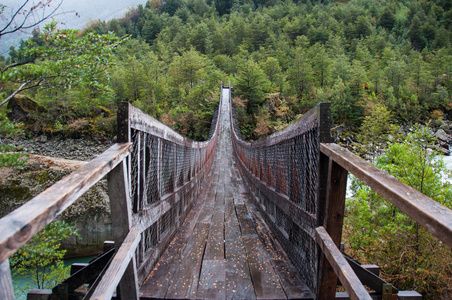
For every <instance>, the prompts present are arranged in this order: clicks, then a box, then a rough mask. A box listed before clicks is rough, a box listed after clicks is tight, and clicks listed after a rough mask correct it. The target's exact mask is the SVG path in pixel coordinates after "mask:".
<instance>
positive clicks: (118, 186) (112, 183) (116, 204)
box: [107, 161, 139, 299]
mask: <svg viewBox="0 0 452 300" xmlns="http://www.w3.org/2000/svg"><path fill="white" fill-rule="evenodd" d="M127 170H128V168H127V164H126V162H125V161H123V162H122V163H120V164H118V165H117V166H116V168H114V169H113V170H112V171H111V172H110V173H109V174H108V176H107V181H108V195H109V196H110V210H111V220H112V232H113V237H114V240H115V248H116V249H117V251H119V250H118V249H120V247H122V246H121V245H122V244H123V243H124V242H125V239H126V238H127V237H128V235H129V234H130V232H129V231H130V228H132V203H131V199H130V192H129V179H128V176H129V175H128V172H127ZM119 286H120V294H121V297H123V298H124V299H138V297H139V293H138V276H137V266H136V261H135V259H133V260H132V261H131V262H130V266H128V267H127V270H126V273H125V274H124V276H122V280H121V282H120V285H119Z"/></svg>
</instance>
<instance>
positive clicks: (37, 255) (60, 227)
mask: <svg viewBox="0 0 452 300" xmlns="http://www.w3.org/2000/svg"><path fill="white" fill-rule="evenodd" d="M71 236H78V234H77V231H76V230H74V226H71V225H69V224H67V223H65V222H64V221H55V222H52V223H50V224H48V225H47V226H46V227H45V228H44V229H43V230H41V231H40V232H39V233H37V234H36V235H35V236H34V237H33V238H32V239H31V240H30V241H28V242H27V243H26V244H25V245H24V246H22V248H20V249H19V250H18V251H17V252H16V253H14V254H13V256H11V259H10V263H11V267H12V271H13V273H16V274H18V275H21V276H27V275H30V274H32V283H31V284H30V285H29V286H27V287H26V290H29V289H32V288H37V289H51V288H53V287H54V286H55V285H57V284H58V283H59V282H61V281H63V280H64V279H65V278H66V277H67V276H68V275H69V268H70V267H69V266H68V267H65V266H64V263H63V258H64V254H65V253H66V250H62V249H60V247H61V241H62V240H64V239H67V238H69V237H71Z"/></svg>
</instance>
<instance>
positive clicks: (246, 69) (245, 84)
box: [234, 59, 269, 114]
mask: <svg viewBox="0 0 452 300" xmlns="http://www.w3.org/2000/svg"><path fill="white" fill-rule="evenodd" d="M238 64H239V65H238V72H237V77H236V79H235V81H234V82H235V84H234V86H235V94H236V95H237V96H243V99H246V100H248V103H247V113H249V114H254V113H255V112H256V111H257V108H258V106H259V105H260V104H261V103H262V101H263V98H264V95H265V92H266V91H267V87H268V85H269V82H268V80H267V77H266V76H265V73H264V71H262V69H261V68H260V66H259V64H258V63H256V62H255V61H253V60H252V59H249V60H246V59H240V60H239V61H238Z"/></svg>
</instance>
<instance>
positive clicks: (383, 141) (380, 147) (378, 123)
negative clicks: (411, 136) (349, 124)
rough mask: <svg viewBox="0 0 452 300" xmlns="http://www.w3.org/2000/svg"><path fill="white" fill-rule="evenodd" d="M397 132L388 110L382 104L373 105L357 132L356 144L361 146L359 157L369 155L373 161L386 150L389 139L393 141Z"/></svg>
mask: <svg viewBox="0 0 452 300" xmlns="http://www.w3.org/2000/svg"><path fill="white" fill-rule="evenodd" d="M398 130H399V128H398V126H396V125H394V124H393V121H392V117H391V113H390V112H389V111H388V109H387V108H386V107H385V106H384V105H382V104H375V105H373V106H372V108H371V113H370V115H369V116H366V117H364V120H363V123H362V125H361V128H360V130H359V135H358V142H359V143H361V145H362V148H361V150H360V155H370V158H371V159H372V160H373V159H374V158H375V157H376V156H378V154H379V153H381V152H382V151H384V150H385V149H386V146H387V145H388V143H389V141H390V140H391V139H395V135H396V134H397V132H398Z"/></svg>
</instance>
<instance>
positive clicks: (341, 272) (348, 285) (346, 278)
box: [315, 226, 372, 299]
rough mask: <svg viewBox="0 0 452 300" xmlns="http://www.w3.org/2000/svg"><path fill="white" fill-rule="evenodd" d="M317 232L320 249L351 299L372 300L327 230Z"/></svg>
mask: <svg viewBox="0 0 452 300" xmlns="http://www.w3.org/2000/svg"><path fill="white" fill-rule="evenodd" d="M315 231H316V237H317V242H318V243H319V245H320V248H321V249H322V251H323V253H324V254H325V257H326V258H327V259H328V262H329V263H330V264H331V266H332V267H333V269H334V271H335V272H336V274H337V276H338V278H339V280H340V281H341V283H342V285H343V286H344V287H345V290H346V291H347V293H348V294H349V296H350V299H372V297H370V295H369V293H368V292H367V291H366V288H365V287H364V286H363V285H362V283H361V281H360V280H359V278H358V276H356V274H355V272H353V269H352V267H350V265H349V264H348V262H347V260H346V259H345V257H344V256H343V255H342V253H341V252H340V250H339V249H338V248H337V246H336V244H335V243H334V242H333V240H332V239H331V237H330V236H329V235H328V232H327V231H326V230H325V228H323V227H322V226H321V227H317V228H316V230H315Z"/></svg>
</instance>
